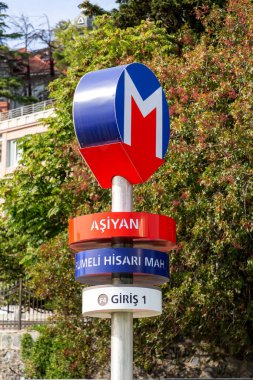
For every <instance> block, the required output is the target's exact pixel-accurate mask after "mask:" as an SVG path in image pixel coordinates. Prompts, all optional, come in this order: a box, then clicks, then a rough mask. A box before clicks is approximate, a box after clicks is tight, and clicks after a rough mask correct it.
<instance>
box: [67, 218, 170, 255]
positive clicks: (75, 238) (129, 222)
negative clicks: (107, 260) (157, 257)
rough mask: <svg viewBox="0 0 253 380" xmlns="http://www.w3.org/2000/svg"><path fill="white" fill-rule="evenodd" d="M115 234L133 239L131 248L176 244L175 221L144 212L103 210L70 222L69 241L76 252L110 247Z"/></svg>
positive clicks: (160, 248) (165, 249)
mask: <svg viewBox="0 0 253 380" xmlns="http://www.w3.org/2000/svg"><path fill="white" fill-rule="evenodd" d="M115 237H117V238H121V239H122V241H124V239H125V240H126V239H128V240H129V239H132V240H133V245H134V247H140V248H150V249H158V250H159V251H166V252H167V251H168V250H170V249H173V248H175V246H176V223H175V221H174V219H172V218H169V217H168V216H165V215H157V214H151V213H147V212H102V213H97V214H90V215H82V216H79V217H77V218H74V219H71V220H70V221H69V244H70V247H71V248H72V249H73V250H74V251H75V252H79V251H83V250H87V249H93V248H98V247H100V248H103V247H109V246H111V244H112V241H113V239H114V238H115Z"/></svg>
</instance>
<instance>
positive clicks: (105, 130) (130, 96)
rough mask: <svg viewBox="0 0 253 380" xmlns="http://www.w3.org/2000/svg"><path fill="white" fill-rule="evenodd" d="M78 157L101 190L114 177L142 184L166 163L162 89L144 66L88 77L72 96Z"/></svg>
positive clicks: (166, 123) (166, 122)
mask: <svg viewBox="0 0 253 380" xmlns="http://www.w3.org/2000/svg"><path fill="white" fill-rule="evenodd" d="M73 117H74V124H75V131H76V135H77V138H78V141H79V144H80V152H81V154H82V156H83V158H84V159H85V161H86V162H87V164H88V165H89V167H90V169H91V170H92V172H93V174H94V175H95V177H96V178H97V180H98V182H99V183H100V185H101V186H102V187H103V188H110V187H111V181H112V178H113V177H114V176H122V177H124V178H126V179H127V180H128V181H129V182H130V183H132V184H137V183H142V182H144V181H146V180H147V179H148V178H149V177H150V176H151V175H152V174H153V173H154V172H155V171H156V170H157V169H158V168H159V166H160V165H161V164H162V163H163V162H164V160H163V158H164V156H165V153H166V151H167V147H168V144H169V134H170V125H169V111H168V105H167V102H166V98H165V94H164V92H163V89H162V87H161V85H160V83H159V81H158V79H157V78H156V76H155V75H154V74H153V72H152V71H151V70H150V69H149V68H148V67H146V66H145V65H143V64H140V63H132V64H129V65H125V66H118V67H113V68H110V69H105V70H100V71H96V72H91V73H88V74H86V75H84V76H83V77H82V78H81V80H80V82H79V84H78V86H77V88H76V91H75V95H74V105H73Z"/></svg>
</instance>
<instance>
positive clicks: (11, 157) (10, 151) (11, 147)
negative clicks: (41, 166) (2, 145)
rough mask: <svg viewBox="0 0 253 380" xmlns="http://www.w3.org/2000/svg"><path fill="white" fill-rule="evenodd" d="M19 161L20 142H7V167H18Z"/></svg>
mask: <svg viewBox="0 0 253 380" xmlns="http://www.w3.org/2000/svg"><path fill="white" fill-rule="evenodd" d="M19 159H20V151H19V150H18V140H9V141H7V167H13V166H14V167H15V166H17V165H18V161H19Z"/></svg>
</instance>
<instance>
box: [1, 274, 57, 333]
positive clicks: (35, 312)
mask: <svg viewBox="0 0 253 380" xmlns="http://www.w3.org/2000/svg"><path fill="white" fill-rule="evenodd" d="M52 315H53V312H52V310H48V308H47V306H46V302H45V300H41V299H39V298H37V297H35V296H34V294H33V292H32V291H31V290H30V289H29V287H28V286H27V285H26V283H25V282H24V281H23V280H22V279H19V280H18V281H16V282H14V283H12V284H6V283H3V282H0V329H19V330H21V329H22V328H23V327H26V326H31V325H35V324H42V323H47V322H48V318H49V317H50V316H52Z"/></svg>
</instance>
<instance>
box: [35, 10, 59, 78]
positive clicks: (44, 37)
mask: <svg viewBox="0 0 253 380" xmlns="http://www.w3.org/2000/svg"><path fill="white" fill-rule="evenodd" d="M44 18H45V20H46V27H44V28H40V29H38V30H36V32H35V38H36V39H38V40H40V41H42V42H43V43H44V44H45V45H46V47H47V49H48V53H49V64H50V76H51V77H52V78H54V77H55V62H54V58H53V53H54V49H55V46H54V33H53V29H52V28H51V26H50V23H49V19H48V17H47V15H44Z"/></svg>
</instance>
